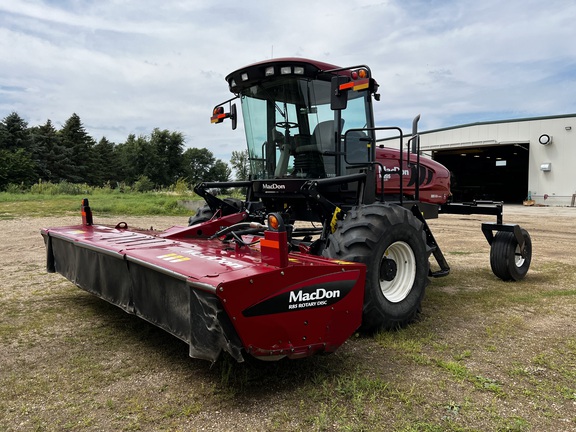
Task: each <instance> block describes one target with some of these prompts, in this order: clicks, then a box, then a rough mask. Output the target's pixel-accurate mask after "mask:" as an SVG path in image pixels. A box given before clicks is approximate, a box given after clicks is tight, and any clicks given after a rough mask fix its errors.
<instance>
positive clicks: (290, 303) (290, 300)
mask: <svg viewBox="0 0 576 432" xmlns="http://www.w3.org/2000/svg"><path fill="white" fill-rule="evenodd" d="M355 284H356V279H351V280H342V281H335V282H325V283H320V284H314V285H310V286H307V287H303V288H299V289H294V290H292V291H286V292H283V293H281V294H278V295H277V296H274V297H271V298H268V299H266V300H263V301H261V302H260V303H256V304H255V305H253V306H250V307H249V308H247V309H245V310H244V311H243V312H242V315H244V316H245V317H253V316H260V315H269V314H275V313H282V312H292V311H297V310H303V309H312V308H319V307H324V306H330V305H333V304H334V303H338V302H339V301H340V300H342V299H343V298H344V297H346V296H347V295H348V294H349V293H350V291H352V288H354V285H355Z"/></svg>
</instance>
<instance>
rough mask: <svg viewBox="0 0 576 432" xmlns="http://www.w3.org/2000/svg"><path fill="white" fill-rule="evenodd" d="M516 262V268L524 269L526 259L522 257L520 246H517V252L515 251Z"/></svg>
mask: <svg viewBox="0 0 576 432" xmlns="http://www.w3.org/2000/svg"><path fill="white" fill-rule="evenodd" d="M514 262H515V263H516V267H522V266H523V265H524V258H523V257H522V251H521V250H520V246H516V250H515V251H514Z"/></svg>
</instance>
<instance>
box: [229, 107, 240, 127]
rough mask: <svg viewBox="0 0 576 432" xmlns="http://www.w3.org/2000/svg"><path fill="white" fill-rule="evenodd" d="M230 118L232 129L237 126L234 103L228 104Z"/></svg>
mask: <svg viewBox="0 0 576 432" xmlns="http://www.w3.org/2000/svg"><path fill="white" fill-rule="evenodd" d="M230 120H232V130H236V127H237V126H238V116H237V115H236V104H232V105H231V106H230Z"/></svg>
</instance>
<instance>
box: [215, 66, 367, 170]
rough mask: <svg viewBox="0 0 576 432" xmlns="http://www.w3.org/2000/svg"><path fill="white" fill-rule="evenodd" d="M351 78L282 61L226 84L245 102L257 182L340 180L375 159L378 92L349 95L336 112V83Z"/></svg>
mask: <svg viewBox="0 0 576 432" xmlns="http://www.w3.org/2000/svg"><path fill="white" fill-rule="evenodd" d="M353 74H354V72H353V71H351V70H350V69H345V70H342V69H340V68H338V67H336V66H334V65H329V64H326V63H321V62H316V61H311V60H304V59H277V60H272V61H265V62H261V63H256V64H254V65H250V66H247V67H245V68H242V69H239V70H237V71H235V72H233V73H231V74H230V75H228V76H227V77H226V81H228V84H229V86H230V90H231V91H232V92H233V93H235V94H237V95H238V97H239V98H240V101H241V106H242V116H243V119H244V127H245V132H246V140H247V144H248V155H249V160H250V168H251V173H252V178H251V180H271V179H321V178H331V177H339V176H342V175H345V174H349V173H351V172H355V171H356V172H357V171H358V169H359V168H358V165H356V166H353V165H350V164H368V163H369V162H370V160H373V159H371V152H370V151H369V150H370V147H371V146H370V143H373V142H374V136H373V130H370V128H373V124H374V121H373V112H372V104H371V103H370V97H371V96H372V92H371V91H350V92H346V93H347V94H346V97H345V99H346V100H345V104H344V105H345V107H344V109H334V106H333V100H334V98H333V94H334V92H335V91H339V90H338V88H336V89H335V88H334V79H338V77H340V81H338V82H350V81H351V79H353ZM364 74H365V75H366V74H367V72H366V70H364ZM370 81H372V83H373V84H372V87H375V86H376V85H375V82H374V81H373V80H371V79H370ZM367 128H368V130H367ZM344 137H346V144H344Z"/></svg>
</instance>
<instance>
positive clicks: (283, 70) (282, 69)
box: [280, 66, 292, 75]
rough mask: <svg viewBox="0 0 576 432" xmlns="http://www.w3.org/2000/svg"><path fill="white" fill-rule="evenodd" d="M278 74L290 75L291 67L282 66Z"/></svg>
mask: <svg viewBox="0 0 576 432" xmlns="http://www.w3.org/2000/svg"><path fill="white" fill-rule="evenodd" d="M280 73H281V74H282V75H288V74H291V73H292V67H291V66H282V67H281V68H280Z"/></svg>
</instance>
